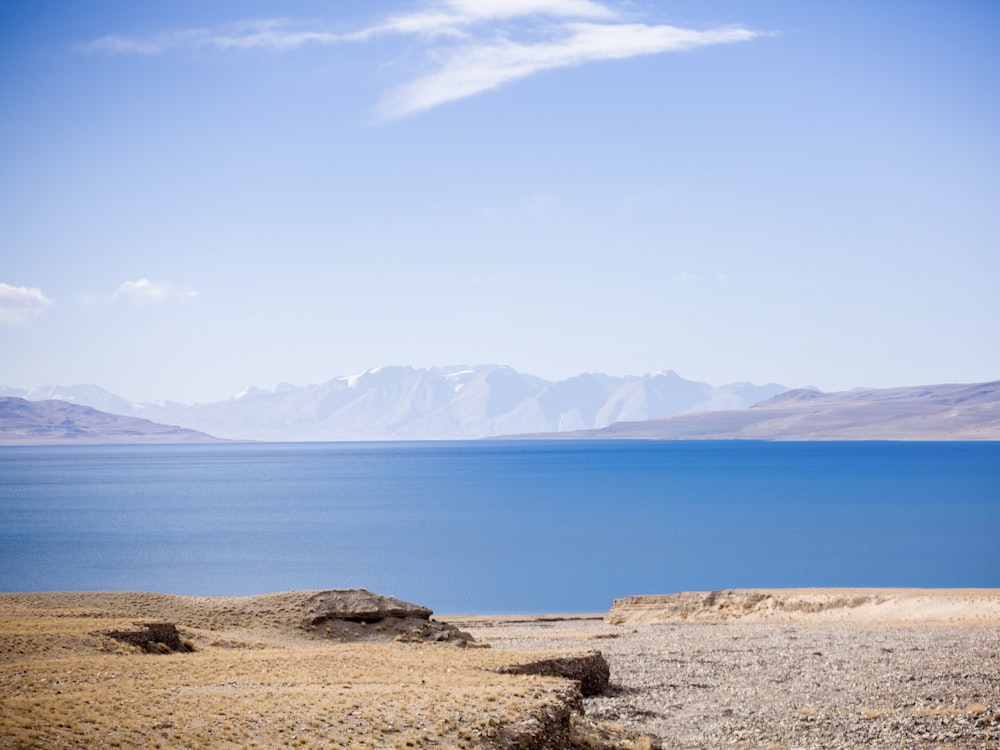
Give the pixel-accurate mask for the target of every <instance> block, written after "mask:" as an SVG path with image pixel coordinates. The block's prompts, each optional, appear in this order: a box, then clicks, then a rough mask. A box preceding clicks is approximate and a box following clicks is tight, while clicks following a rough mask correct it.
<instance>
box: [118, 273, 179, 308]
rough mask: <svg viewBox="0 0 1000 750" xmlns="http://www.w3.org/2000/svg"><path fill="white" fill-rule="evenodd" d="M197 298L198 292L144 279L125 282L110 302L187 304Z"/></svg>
mask: <svg viewBox="0 0 1000 750" xmlns="http://www.w3.org/2000/svg"><path fill="white" fill-rule="evenodd" d="M197 296H198V293H197V292H195V291H193V290H191V289H188V288H186V287H180V286H177V285H176V284H171V283H169V282H162V281H150V280H149V279H146V278H142V279H139V280H138V281H125V282H123V283H122V284H121V285H120V286H119V287H118V288H117V289H116V290H115V291H114V293H113V294H111V295H110V297H109V301H111V302H115V301H117V300H126V301H128V302H131V303H132V304H133V305H147V304H154V303H158V302H187V301H190V300H193V299H194V298H195V297H197Z"/></svg>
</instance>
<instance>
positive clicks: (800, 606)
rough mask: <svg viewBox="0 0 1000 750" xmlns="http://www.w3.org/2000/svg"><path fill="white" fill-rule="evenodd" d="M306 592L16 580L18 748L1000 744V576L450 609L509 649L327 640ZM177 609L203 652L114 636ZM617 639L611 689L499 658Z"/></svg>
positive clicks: (4, 646)
mask: <svg viewBox="0 0 1000 750" xmlns="http://www.w3.org/2000/svg"><path fill="white" fill-rule="evenodd" d="M306 593H309V592H306ZM302 600H303V593H301V592H288V593H285V594H275V595H271V596H268V597H253V598H250V599H241V598H232V599H226V598H219V599H202V598H194V597H164V596H159V595H155V594H121V593H118V594H110V593H104V594H0V748H13V747H39V748H41V747H45V748H49V747H52V748H60V747H98V746H107V747H130V748H131V747H162V748H173V747H224V748H225V747H232V748H236V747H324V748H329V747H400V748H404V747H467V748H476V747H486V748H489V747H521V748H526V747H551V748H560V747H590V748H599V747H619V748H626V747H633V748H636V747H639V748H641V747H650V746H651V745H653V742H651V741H649V740H646V739H644V738H643V735H645V736H646V737H649V738H652V739H653V740H655V741H656V742H658V743H660V744H661V745H662V747H665V748H685V749H686V748H691V749H694V748H699V749H701V748H713V749H714V748H718V749H720V750H729V749H732V750H736V749H737V748H739V749H740V750H743V749H744V748H750V749H753V750H756V749H758V748H759V749H761V750H765V749H768V750H777V749H779V748H780V749H787V750H793V749H796V748H802V749H806V748H816V749H819V748H823V749H830V748H875V749H876V750H878V749H885V750H889V748H893V749H896V748H901V749H907V748H936V749H938V750H946V749H947V748H951V749H952V750H960V749H961V750H966V749H968V750H972V749H973V748H975V749H976V750H991V749H992V750H1000V617H997V616H996V614H995V612H996V610H995V609H994V607H995V605H996V603H997V602H998V601H1000V591H997V590H989V591H964V592H956V591H942V592H932V591H923V590H919V591H913V590H812V591H807V590H792V591H766V592H761V591H756V592H747V591H735V592H706V593H700V594H699V593H688V594H683V595H676V596H673V597H652V598H643V599H641V600H637V599H632V598H627V599H623V600H619V602H617V603H616V606H615V607H614V608H613V609H612V610H611V612H609V613H607V615H588V616H554V617H539V616H529V617H510V616H508V617H472V616H460V617H442V618H440V619H442V620H447V621H449V622H453V623H455V624H458V625H459V626H460V627H462V628H463V629H464V630H468V631H469V632H471V633H472V635H473V636H475V637H476V638H477V639H478V640H479V641H481V642H486V643H489V644H490V645H491V648H458V647H457V646H455V645H453V644H429V643H396V642H392V641H389V642H378V641H377V640H368V641H366V640H363V639H360V640H359V642H353V643H332V642H321V641H317V640H316V639H314V638H313V639H310V638H308V637H306V636H305V635H303V634H302V632H301V631H300V630H297V629H296V628H295V627H294V626H292V624H293V623H294V622H295V621H296V618H298V617H299V615H300V610H299V609H298V607H299V605H300V604H301V602H302ZM167 619H169V620H171V621H173V622H176V623H177V624H178V627H179V631H180V635H181V637H182V638H183V639H184V640H185V641H187V642H189V643H190V644H191V645H193V646H194V647H195V649H196V650H195V651H194V652H193V653H185V654H181V653H171V654H167V655H150V654H146V653H138V652H137V651H136V650H135V649H134V648H133V647H131V646H128V645H127V644H123V643H121V642H118V641H116V640H114V639H112V638H109V637H108V636H107V635H106V633H107V632H108V631H111V630H120V629H128V628H134V627H135V623H136V622H137V621H154V620H167ZM595 648H596V649H599V650H600V651H601V652H602V653H603V654H604V655H605V657H606V658H607V660H608V662H609V664H610V667H611V687H610V689H609V690H608V691H607V692H606V693H605V694H604V695H601V696H597V697H593V698H586V699H583V701H582V703H581V701H580V698H579V694H578V693H577V692H576V686H575V685H574V684H573V683H571V682H568V681H566V680H560V679H556V678H544V677H533V676H523V675H516V676H515V675H503V674H498V673H497V671H496V670H497V669H498V668H500V667H503V666H506V665H510V664H512V663H523V662H524V661H525V660H530V659H531V658H537V657H539V656H541V655H546V654H549V653H551V652H552V651H559V652H560V653H570V652H572V653H579V652H581V651H584V650H591V649H595ZM574 707H575V708H582V712H583V716H582V717H580V716H573V715H572V713H571V712H572V709H573V708H574ZM567 725H570V726H572V727H575V728H576V729H575V730H574V732H571V733H570V734H560V733H559V732H557V731H554V730H553V727H557V726H567Z"/></svg>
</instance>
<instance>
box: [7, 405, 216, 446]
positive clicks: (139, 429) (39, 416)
mask: <svg viewBox="0 0 1000 750" xmlns="http://www.w3.org/2000/svg"><path fill="white" fill-rule="evenodd" d="M207 442H219V441H218V440H217V439H216V438H213V437H211V436H210V435H205V434H203V433H200V432H196V431H194V430H186V429H184V428H182V427H174V426H171V425H163V424H158V423H156V422H151V421H149V420H148V419H139V418H137V417H123V416H120V415H117V414H109V413H107V412H104V411H99V410H97V409H94V408H92V407H89V406H81V405H79V404H72V403H68V402H66V401H60V400H43V401H28V400H27V399H23V398H16V397H13V396H4V397H0V445H78V444H106V443H207Z"/></svg>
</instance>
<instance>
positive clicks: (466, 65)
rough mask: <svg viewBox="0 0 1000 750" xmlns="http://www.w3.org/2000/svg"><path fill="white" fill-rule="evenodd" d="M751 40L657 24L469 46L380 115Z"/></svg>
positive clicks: (579, 28)
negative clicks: (546, 76) (545, 76)
mask: <svg viewBox="0 0 1000 750" xmlns="http://www.w3.org/2000/svg"><path fill="white" fill-rule="evenodd" d="M754 36H755V34H754V32H752V31H749V30H747V29H742V28H731V29H719V30H713V31H695V30H691V29H681V28H677V27H675V26H662V25H661V26H647V25H644V24H593V23H573V24H565V25H560V26H558V27H557V28H556V29H555V31H554V32H553V38H551V39H547V40H544V41H539V42H532V43H521V42H516V41H512V40H510V39H499V40H497V41H493V42H487V43H481V42H473V43H469V44H467V45H464V46H462V47H460V48H458V49H456V50H454V51H453V52H451V53H450V54H448V55H447V57H446V58H445V60H444V62H443V64H441V66H440V67H439V68H438V69H437V70H435V71H433V72H431V73H429V74H427V75H425V76H422V77H420V78H418V79H416V80H414V81H411V82H409V83H407V84H405V85H403V86H402V87H400V88H399V89H398V90H396V91H395V92H394V93H393V94H392V95H391V96H390V97H389V98H388V99H387V100H386V102H385V106H384V109H383V114H384V115H386V116H387V117H389V118H394V117H401V116H403V115H408V114H411V113H413V112H419V111H421V110H426V109H430V108H432V107H436V106H438V105H440V104H444V103H446V102H450V101H455V100H457V99H464V98H466V97H468V96H472V95H474V94H479V93H481V92H484V91H489V90H490V89H495V88H497V87H499V86H502V85H503V84H505V83H509V82H510V81H514V80H517V79H519V78H527V77H528V76H532V75H535V74H536V73H539V72H541V71H543V70H550V69H553V68H565V67H571V66H576V65H582V64H584V63H588V62H595V61H598V60H614V59H624V58H629V57H636V56H638V55H651V54H658V53H662V52H676V51H681V50H689V49H693V48H695V47H703V46H707V45H710V44H722V43H726V42H736V41H745V40H747V39H752V38H753V37H754Z"/></svg>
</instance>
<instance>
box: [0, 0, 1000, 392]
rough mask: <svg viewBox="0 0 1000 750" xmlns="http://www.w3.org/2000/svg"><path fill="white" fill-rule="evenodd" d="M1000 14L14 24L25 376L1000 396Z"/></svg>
mask: <svg viewBox="0 0 1000 750" xmlns="http://www.w3.org/2000/svg"><path fill="white" fill-rule="evenodd" d="M998 32H1000V4H998V3H995V2H970V1H963V0H955V1H953V2H944V1H943V0H942V1H940V2H922V1H921V0H915V1H910V2H890V1H886V2H879V3H870V2H852V1H850V0H842V1H836V2H835V1H833V0H830V1H829V2H823V1H817V2H807V3H804V2H795V1H792V0H763V1H761V2H713V1H712V0H705V1H702V2H640V1H635V2H619V1H614V0H607V1H604V0H478V1H475V0H437V1H435V0H412V1H408V0H400V1H399V2H368V1H361V0H340V1H338V2H322V3H321V2H306V1H302V0H287V1H284V2H274V1H273V0H267V1H265V0H241V1H240V2H224V1H220V2H211V3H206V2H184V1H180V2H170V3H160V2H144V3H135V2H100V1H91V0H80V1H78V2H69V1H68V0H65V1H63V2H49V1H48V0H34V1H33V2H30V3H4V4H2V5H0V112H2V116H0V347H2V351H3V355H2V360H0V383H2V384H6V385H11V386H18V387H28V386H32V385H41V384H53V383H57V384H64V385H69V384H76V383H91V382H92V383H97V384H99V385H102V386H104V387H106V388H108V389H110V390H112V391H114V392H116V393H119V394H121V395H123V396H125V397H127V398H132V399H137V400H155V399H161V398H166V399H173V400H179V401H211V400H216V399H222V398H226V397H227V396H228V395H230V394H231V393H233V392H235V391H236V390H238V389H239V388H241V387H243V386H246V385H251V384H252V385H257V386H261V387H268V386H273V385H274V384H276V383H278V382H281V381H287V382H292V383H296V384H305V383H309V382H317V381H322V380H326V379H328V378H331V377H334V376H336V375H341V374H348V373H352V372H358V371H361V370H364V369H366V368H369V367H374V366H378V365H384V364H412V365H416V366H432V365H447V364H458V363H468V364H475V363H485V362H492V363H501V364H508V365H511V366H513V367H515V368H517V369H519V370H521V371H524V372H530V373H534V374H537V375H541V376H543V377H547V378H552V379H556V378H562V377H567V376H570V375H573V374H576V373H578V372H583V371H602V372H608V373H611V374H616V375H624V374H641V373H644V372H650V371H657V370H662V369H668V368H670V369H674V370H676V371H677V372H678V373H680V374H681V375H683V376H685V377H689V378H694V379H700V380H706V381H708V382H711V383H713V384H717V385H718V384H722V383H726V382H731V381H735V380H751V381H754V382H758V383H763V382H769V381H776V382H781V383H783V384H786V385H790V386H801V385H815V386H817V387H820V388H822V389H824V390H838V389H843V388H851V387H856V386H891V385H912V384H921V383H932V382H972V381H980V380H994V379H997V378H1000V346H998V345H997V339H998V334H997V332H998V331H1000V301H998V300H1000V210H998V209H1000V201H998V198H1000V138H998V136H997V134H998V133H1000V98H998V93H1000V92H998V88H1000V83H998V82H1000V53H998V51H997V45H996V39H997V36H998Z"/></svg>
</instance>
